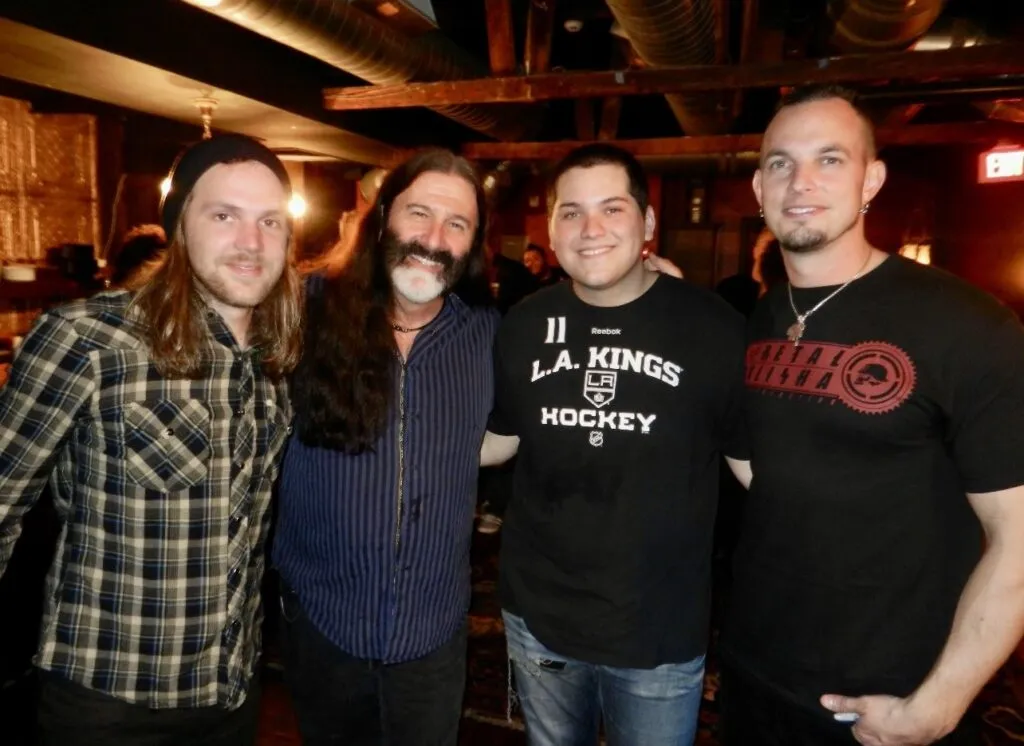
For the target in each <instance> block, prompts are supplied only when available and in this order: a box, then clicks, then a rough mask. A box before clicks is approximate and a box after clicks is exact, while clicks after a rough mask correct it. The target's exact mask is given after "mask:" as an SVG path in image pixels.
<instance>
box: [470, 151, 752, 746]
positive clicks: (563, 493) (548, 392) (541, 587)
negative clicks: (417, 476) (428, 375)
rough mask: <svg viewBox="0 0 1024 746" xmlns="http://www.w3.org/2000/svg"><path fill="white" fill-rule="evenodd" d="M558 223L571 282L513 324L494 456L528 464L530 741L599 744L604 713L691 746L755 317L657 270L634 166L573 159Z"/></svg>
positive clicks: (619, 739)
mask: <svg viewBox="0 0 1024 746" xmlns="http://www.w3.org/2000/svg"><path fill="white" fill-rule="evenodd" d="M549 210H550V223H549V229H550V233H551V242H552V246H553V248H554V250H555V252H556V254H557V255H558V259H559V261H560V263H561V265H562V267H564V268H565V270H566V271H567V272H568V273H569V276H570V277H571V282H567V283H562V284H559V285H556V286H554V287H550V288H547V289H544V290H541V291H540V292H538V293H536V294H535V295H533V296H531V297H529V298H527V299H526V300H524V301H523V302H521V303H520V304H519V305H517V306H516V307H515V308H513V309H512V310H511V311H510V312H509V314H508V316H506V318H505V320H504V322H503V323H502V326H501V328H500V330H499V333H498V340H497V343H496V352H495V385H496V396H497V406H496V410H495V413H494V416H493V418H492V422H491V426H490V428H489V429H490V430H491V431H492V432H491V433H489V434H488V439H487V440H486V441H485V446H484V452H483V456H484V459H485V461H486V460H488V454H489V451H491V450H493V449H494V447H495V444H498V446H502V445H505V446H511V448H510V450H509V451H508V452H511V450H514V447H515V446H516V445H518V450H519V460H518V463H517V464H516V470H515V477H514V486H513V497H512V501H511V503H510V505H509V508H508V512H507V514H506V518H505V524H504V529H503V531H504V539H503V543H502V557H501V597H502V604H503V608H504V612H505V615H504V616H505V626H506V636H507V639H508V646H509V657H510V659H511V661H512V665H513V667H514V671H515V684H516V689H517V691H518V694H519V698H520V701H521V703H522V706H523V711H524V714H525V718H526V731H527V737H528V739H529V742H530V743H531V744H532V746H549V745H551V746H554V745H556V744H574V745H575V744H587V743H591V744H596V743H597V733H598V725H599V721H600V719H601V716H602V714H603V716H604V721H605V733H606V735H607V738H608V741H609V743H610V744H622V745H634V744H643V746H682V745H684V744H685V745H687V746H688V745H689V744H691V743H692V742H693V737H694V731H695V728H696V717H697V709H698V706H699V703H700V697H701V681H702V678H703V671H704V650H705V646H706V644H707V638H708V629H707V624H708V596H709V583H710V577H709V576H710V572H709V564H710V550H711V539H712V526H713V523H714V516H715V504H716V501H717V486H718V464H719V454H721V453H723V452H724V453H725V454H727V455H728V456H731V457H734V458H735V459H743V458H745V444H744V443H743V442H742V438H741V432H742V428H741V427H740V426H739V420H740V414H739V409H740V402H741V400H742V396H743V380H742V377H743V331H742V320H741V318H740V317H739V315H738V314H737V313H736V312H735V311H733V310H732V309H731V308H729V307H728V305H727V304H726V303H725V302H724V301H723V300H722V299H720V298H718V297H717V296H715V295H714V294H713V293H711V292H709V291H705V290H701V289H698V288H695V287H692V286H690V285H688V284H686V283H684V282H683V281H681V280H678V279H675V278H673V277H660V276H659V275H658V274H657V273H655V272H650V271H648V270H647V269H645V267H644V264H643V255H644V252H643V244H644V241H645V240H650V238H651V236H652V235H653V231H654V211H653V210H652V209H651V207H650V206H649V205H648V204H647V184H646V177H645V176H644V173H643V171H642V170H641V168H640V165H639V164H638V163H637V162H636V160H635V159H634V158H633V157H632V156H630V155H629V154H627V153H625V152H623V151H621V150H619V149H617V148H613V147H610V146H606V145H597V146H587V147H584V148H582V149H580V150H577V151H574V153H572V154H570V155H569V156H567V158H566V159H565V160H564V161H563V162H562V163H561V164H560V165H559V167H558V168H557V169H556V172H555V177H554V180H553V183H552V190H551V195H550V199H549ZM496 435H498V436H505V437H504V438H501V437H495V436H496ZM489 446H491V448H489ZM498 450H501V448H500V447H499V448H498ZM506 455H507V453H506ZM732 464H733V465H734V466H735V467H736V469H737V471H738V472H740V473H741V474H745V475H746V477H747V478H748V477H749V470H747V469H746V468H745V467H746V462H745V461H743V462H740V461H733V462H732Z"/></svg>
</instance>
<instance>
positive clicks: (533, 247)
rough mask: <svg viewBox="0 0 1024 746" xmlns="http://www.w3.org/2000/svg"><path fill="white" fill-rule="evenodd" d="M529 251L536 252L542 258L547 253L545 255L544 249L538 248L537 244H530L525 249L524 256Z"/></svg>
mask: <svg viewBox="0 0 1024 746" xmlns="http://www.w3.org/2000/svg"><path fill="white" fill-rule="evenodd" d="M527 251H535V252H537V253H538V254H540V255H541V256H546V255H545V253H544V249H543V247H541V246H538V245H537V244H535V243H528V244H526V248H525V249H523V254H525V253H526V252H527Z"/></svg>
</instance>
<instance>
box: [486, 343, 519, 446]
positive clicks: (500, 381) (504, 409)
mask: <svg viewBox="0 0 1024 746" xmlns="http://www.w3.org/2000/svg"><path fill="white" fill-rule="evenodd" d="M504 331H505V327H504V326H502V328H501V329H499V331H498V335H497V337H496V338H495V340H494V408H493V409H492V410H491V416H490V417H489V418H488V420H487V429H488V430H490V431H491V432H492V433H494V434H495V435H518V434H519V433H518V432H517V429H516V426H515V423H514V421H513V418H512V413H513V412H514V410H513V409H511V408H510V406H509V400H510V398H511V397H512V391H511V386H510V384H509V375H508V371H507V370H506V369H505V363H504V358H505V354H504V353H503V349H504V348H505V347H506V345H507V344H508V343H507V342H506V338H507V336H508V335H507V334H506V333H503V332H504Z"/></svg>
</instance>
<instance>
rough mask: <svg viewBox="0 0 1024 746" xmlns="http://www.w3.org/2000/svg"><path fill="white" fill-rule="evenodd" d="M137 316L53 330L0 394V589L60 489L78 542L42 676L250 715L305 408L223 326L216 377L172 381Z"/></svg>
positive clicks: (110, 296) (92, 314)
mask: <svg viewBox="0 0 1024 746" xmlns="http://www.w3.org/2000/svg"><path fill="white" fill-rule="evenodd" d="M129 301H130V295H129V294H128V293H126V292H124V291H119V292H109V293H101V294H100V295H97V296H95V297H94V298H91V299H89V300H85V301H79V302H76V303H72V304H69V305H67V306H64V307H62V308H59V309H56V310H54V311H51V312H49V313H46V314H44V315H43V316H42V317H41V318H40V320H39V321H38V322H37V324H36V326H35V327H34V328H33V330H32V331H31V332H30V333H29V335H28V336H27V337H26V338H25V340H24V342H23V344H22V346H21V349H20V350H19V352H18V355H17V357H16V358H15V360H14V364H13V366H12V369H11V375H10V379H9V381H8V383H7V385H6V386H4V388H2V389H0V454H2V456H0V572H3V570H4V569H5V568H6V566H7V562H8V560H9V559H10V556H11V552H12V550H13V548H14V543H15V541H16V540H17V538H18V535H19V534H20V532H21V519H22V516H23V515H24V514H25V513H26V512H27V511H28V510H29V508H30V507H31V506H32V505H33V503H34V502H35V501H36V500H37V499H38V497H39V495H40V493H41V492H42V490H43V488H44V486H45V485H46V482H47V480H49V481H50V484H51V488H52V492H53V496H54V501H55V504H56V508H57V512H58V514H59V516H60V518H61V520H62V528H61V533H60V538H59V540H58V546H57V551H56V554H55V557H54V560H53V565H52V567H51V568H50V572H49V575H48V578H47V593H46V602H45V608H44V613H43V625H42V635H41V645H40V650H39V652H38V654H37V656H36V664H37V665H38V666H40V667H41V668H44V669H48V670H51V671H54V672H57V673H59V674H61V675H63V676H65V677H66V678H68V679H70V680H71V681H74V682H76V683H79V684H81V685H83V686H86V687H89V688H91V689H94V690H97V691H101V692H104V693H107V694H110V695H113V696H115V697H118V698H120V699H123V700H126V701H129V702H133V703H139V704H143V705H145V706H147V707H151V708H175V707H202V706H212V705H219V706H223V707H227V708H235V707H237V706H238V705H240V704H241V703H242V701H243V700H244V699H245V693H246V690H247V689H248V685H249V680H250V678H251V676H252V672H253V670H254V667H255V664H256V661H257V660H258V657H259V653H260V634H259V628H260V621H261V619H260V617H261V611H260V583H261V580H262V577H263V569H264V561H265V559H264V554H265V552H264V545H265V542H266V538H267V533H268V529H269V525H270V502H271V488H272V486H273V483H274V480H275V478H276V476H277V470H278V464H279V461H280V459H279V456H280V454H281V451H282V448H283V446H284V443H285V441H286V436H287V431H288V430H289V423H290V420H291V405H290V403H289V401H288V398H287V393H286V388H285V385H284V384H283V383H279V384H274V383H273V382H272V381H270V380H269V379H267V378H266V377H265V376H264V375H263V374H262V371H261V369H260V367H259V361H258V356H257V355H258V353H256V352H255V351H242V350H241V349H240V348H239V346H238V344H237V343H236V342H235V340H234V338H233V337H232V335H231V332H230V331H229V330H228V328H227V326H226V325H225V324H224V322H223V320H222V319H221V317H220V316H219V315H218V314H216V313H215V312H214V311H212V310H209V309H208V310H207V313H206V318H207V323H208V327H209V331H210V340H209V342H208V344H207V348H208V353H207V354H208V359H209V366H208V371H207V373H206V374H205V375H204V376H203V377H202V378H199V379H197V380H187V379H182V380H171V379H166V378H164V377H162V376H161V375H160V374H159V373H158V372H157V371H156V369H155V368H154V367H153V365H152V363H151V362H150V358H149V354H148V352H147V348H146V346H145V344H144V342H143V341H142V340H141V339H140V338H139V337H138V336H137V334H136V333H135V331H134V330H133V326H132V324H131V323H129V322H127V321H126V314H127V313H128V303H129Z"/></svg>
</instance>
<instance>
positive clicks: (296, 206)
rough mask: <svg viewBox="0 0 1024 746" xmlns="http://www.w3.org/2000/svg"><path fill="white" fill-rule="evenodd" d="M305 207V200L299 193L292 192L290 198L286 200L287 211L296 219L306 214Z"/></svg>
mask: <svg viewBox="0 0 1024 746" xmlns="http://www.w3.org/2000/svg"><path fill="white" fill-rule="evenodd" d="M306 209H307V205H306V200H305V199H303V197H302V195H301V194H293V195H292V197H291V199H290V200H288V212H289V214H290V215H291V216H292V217H293V218H295V219H296V220H298V219H299V218H301V217H302V216H303V215H305V214H306Z"/></svg>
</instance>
